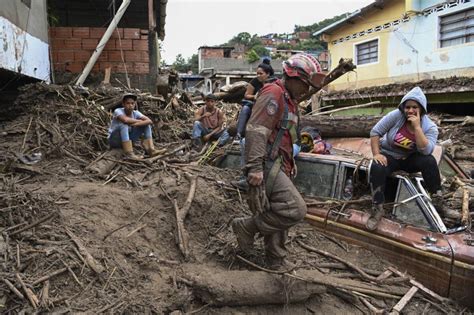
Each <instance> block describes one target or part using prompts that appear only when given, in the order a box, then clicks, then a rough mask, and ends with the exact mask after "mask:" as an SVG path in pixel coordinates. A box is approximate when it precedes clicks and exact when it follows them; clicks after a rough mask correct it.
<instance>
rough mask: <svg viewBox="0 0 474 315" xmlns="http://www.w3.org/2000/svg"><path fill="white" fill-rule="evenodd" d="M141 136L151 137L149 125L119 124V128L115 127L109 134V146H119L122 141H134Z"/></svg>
mask: <svg viewBox="0 0 474 315" xmlns="http://www.w3.org/2000/svg"><path fill="white" fill-rule="evenodd" d="M141 136H143V137H144V138H145V139H150V138H151V126H150V125H147V126H141V127H132V126H129V125H127V124H124V123H122V124H120V126H119V128H117V129H115V130H114V131H113V132H112V133H111V134H110V135H109V145H110V147H111V148H121V147H122V142H125V141H130V140H131V141H136V140H138V139H139V138H140V137H141Z"/></svg>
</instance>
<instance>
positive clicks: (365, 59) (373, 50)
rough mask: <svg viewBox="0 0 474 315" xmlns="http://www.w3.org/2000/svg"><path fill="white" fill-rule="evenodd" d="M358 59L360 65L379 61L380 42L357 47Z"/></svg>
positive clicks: (372, 41)
mask: <svg viewBox="0 0 474 315" xmlns="http://www.w3.org/2000/svg"><path fill="white" fill-rule="evenodd" d="M356 58H357V64H358V65H364V64H367V63H374V62H377V61H378V60H379V40H378V39H375V40H371V41H370V42H365V43H362V44H358V45H356Z"/></svg>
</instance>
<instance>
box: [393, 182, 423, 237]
mask: <svg viewBox="0 0 474 315" xmlns="http://www.w3.org/2000/svg"><path fill="white" fill-rule="evenodd" d="M417 195H418V192H416V191H415V192H414V191H413V187H410V186H409V183H408V181H405V180H400V181H399V184H398V194H397V198H396V200H395V201H396V203H395V206H394V210H393V215H394V216H395V218H397V219H398V220H400V221H402V222H404V223H407V224H410V225H413V226H417V227H421V228H425V229H432V226H431V224H430V223H429V221H428V220H427V218H426V216H425V214H424V212H423V210H422V209H421V207H420V201H419V198H418V197H417Z"/></svg>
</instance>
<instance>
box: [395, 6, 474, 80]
mask: <svg viewBox="0 0 474 315" xmlns="http://www.w3.org/2000/svg"><path fill="white" fill-rule="evenodd" d="M426 2H429V3H430V4H431V5H433V4H435V3H436V2H438V3H439V2H440V1H426ZM426 4H427V3H425V2H423V6H424V8H426ZM472 7H474V2H470V3H462V4H459V5H457V6H455V7H452V8H447V9H444V10H442V11H439V12H436V13H431V14H429V15H427V16H423V15H421V16H420V15H418V16H412V17H411V20H410V21H409V22H407V23H402V24H400V25H399V27H398V28H397V29H396V30H394V31H392V32H391V33H390V35H389V47H388V58H387V60H388V68H389V76H391V77H403V76H409V75H419V76H420V77H419V78H418V79H420V80H421V79H426V78H429V77H430V78H431V77H432V76H435V77H436V76H447V75H459V76H461V75H468V76H473V75H474V43H466V44H460V45H455V46H450V47H444V48H440V47H439V26H438V25H439V17H440V16H443V15H446V14H450V13H455V12H458V11H462V10H465V9H467V8H472ZM427 76H429V77H427Z"/></svg>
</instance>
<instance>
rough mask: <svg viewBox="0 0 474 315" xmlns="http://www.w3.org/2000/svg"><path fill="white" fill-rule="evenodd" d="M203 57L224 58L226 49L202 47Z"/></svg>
mask: <svg viewBox="0 0 474 315" xmlns="http://www.w3.org/2000/svg"><path fill="white" fill-rule="evenodd" d="M201 58H224V49H212V48H210V49H209V48H201Z"/></svg>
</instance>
